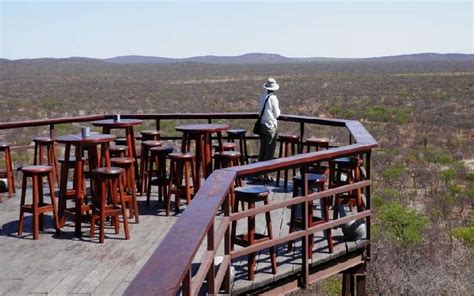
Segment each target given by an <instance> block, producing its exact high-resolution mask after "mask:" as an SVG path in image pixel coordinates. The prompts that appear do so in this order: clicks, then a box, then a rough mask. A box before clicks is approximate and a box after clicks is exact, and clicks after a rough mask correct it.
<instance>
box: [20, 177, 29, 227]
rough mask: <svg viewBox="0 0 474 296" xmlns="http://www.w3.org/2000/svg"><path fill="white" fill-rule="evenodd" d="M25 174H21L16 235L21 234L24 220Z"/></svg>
mask: <svg viewBox="0 0 474 296" xmlns="http://www.w3.org/2000/svg"><path fill="white" fill-rule="evenodd" d="M26 185H27V182H26V175H25V174H23V181H22V183H21V200H20V218H19V219H18V236H22V235H23V222H24V220H23V219H24V214H25V211H24V209H23V206H24V205H25V199H26Z"/></svg>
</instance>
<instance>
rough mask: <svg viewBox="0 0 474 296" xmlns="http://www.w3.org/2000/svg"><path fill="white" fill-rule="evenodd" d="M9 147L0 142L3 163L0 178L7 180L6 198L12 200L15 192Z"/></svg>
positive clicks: (7, 144)
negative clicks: (3, 167) (3, 166)
mask: <svg viewBox="0 0 474 296" xmlns="http://www.w3.org/2000/svg"><path fill="white" fill-rule="evenodd" d="M10 145H11V144H10V143H7V142H0V152H3V160H4V162H5V169H4V170H0V178H7V187H8V197H9V198H12V197H13V196H14V195H15V193H16V190H15V175H14V171H13V160H12V154H11V150H10ZM0 201H1V199H0Z"/></svg>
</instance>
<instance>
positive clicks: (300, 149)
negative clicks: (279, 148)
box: [298, 122, 304, 154]
mask: <svg viewBox="0 0 474 296" xmlns="http://www.w3.org/2000/svg"><path fill="white" fill-rule="evenodd" d="M303 142H304V122H300V145H299V151H298V153H300V154H301V153H303Z"/></svg>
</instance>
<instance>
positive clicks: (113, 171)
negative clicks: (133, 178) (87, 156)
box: [94, 167, 123, 176]
mask: <svg viewBox="0 0 474 296" xmlns="http://www.w3.org/2000/svg"><path fill="white" fill-rule="evenodd" d="M121 173H123V169H122V168H117V167H108V168H97V169H95V170H94V174H97V175H105V176H116V175H120V174H121Z"/></svg>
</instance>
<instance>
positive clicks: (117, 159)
mask: <svg viewBox="0 0 474 296" xmlns="http://www.w3.org/2000/svg"><path fill="white" fill-rule="evenodd" d="M110 162H111V163H112V164H114V163H115V164H132V163H135V160H134V159H133V158H131V157H112V158H111V159H110Z"/></svg>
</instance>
